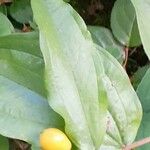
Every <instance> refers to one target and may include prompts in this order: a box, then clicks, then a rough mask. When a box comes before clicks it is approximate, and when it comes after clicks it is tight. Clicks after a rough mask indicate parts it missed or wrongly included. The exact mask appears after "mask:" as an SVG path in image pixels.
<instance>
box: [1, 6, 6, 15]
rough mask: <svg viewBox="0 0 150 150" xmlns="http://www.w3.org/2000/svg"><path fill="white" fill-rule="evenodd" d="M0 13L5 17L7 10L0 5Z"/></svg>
mask: <svg viewBox="0 0 150 150" xmlns="http://www.w3.org/2000/svg"><path fill="white" fill-rule="evenodd" d="M0 12H2V13H3V14H5V15H7V8H6V6H5V5H4V4H3V5H0Z"/></svg>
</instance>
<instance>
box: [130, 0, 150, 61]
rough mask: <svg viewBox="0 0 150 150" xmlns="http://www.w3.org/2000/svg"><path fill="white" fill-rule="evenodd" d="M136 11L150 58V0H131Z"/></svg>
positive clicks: (145, 47) (140, 30)
mask: <svg viewBox="0 0 150 150" xmlns="http://www.w3.org/2000/svg"><path fill="white" fill-rule="evenodd" d="M131 1H132V3H133V5H134V7H135V11H136V15H137V22H138V27H139V32H140V36H141V40H142V43H143V46H144V49H145V52H146V54H147V56H148V58H149V59H150V44H149V41H150V27H149V24H150V15H149V14H150V1H149V0H144V1H141V0H131Z"/></svg>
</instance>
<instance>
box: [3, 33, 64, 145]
mask: <svg viewBox="0 0 150 150" xmlns="http://www.w3.org/2000/svg"><path fill="white" fill-rule="evenodd" d="M6 37H7V38H8V39H9V40H10V41H13V39H14V38H15V37H16V39H15V42H13V44H12V45H10V47H7V44H8V43H7V40H6V41H5V42H4V41H3V40H2V39H3V38H4V39H5V38H6ZM6 37H3V38H2V37H1V38H0V41H1V40H2V41H3V42H2V45H1V46H0V68H1V69H0V85H2V86H0V134H2V135H3V136H6V137H11V138H15V139H20V140H24V141H26V142H29V143H30V144H34V145H36V146H39V134H40V132H41V131H42V130H43V129H45V128H48V127H56V128H60V129H62V130H63V126H64V122H63V120H62V119H61V118H60V117H59V116H58V115H57V114H56V113H55V112H54V111H53V110H52V109H51V108H50V107H49V105H48V102H47V101H46V99H45V98H44V97H43V96H46V94H45V93H46V91H45V87H44V79H43V69H44V65H43V59H42V58H41V57H39V56H37V55H40V51H39V48H38V49H37V39H38V36H37V34H35V33H27V34H14V35H10V36H6ZM17 39H18V40H17ZM35 39H36V40H35ZM29 41H30V42H29ZM0 43H1V42H0ZM26 43H28V44H29V45H26V47H24V45H25V44H26ZM21 45H23V46H22V47H21ZM31 47H32V51H30V49H31ZM4 48H5V49H4ZM36 51H37V52H36ZM34 52H36V53H37V55H34V54H33V53H34ZM41 95H42V96H41Z"/></svg>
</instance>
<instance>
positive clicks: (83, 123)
mask: <svg viewBox="0 0 150 150" xmlns="http://www.w3.org/2000/svg"><path fill="white" fill-rule="evenodd" d="M31 2H32V3H31V4H32V7H33V12H34V17H35V21H36V22H37V24H38V26H39V30H40V46H41V50H42V53H43V56H44V61H45V70H46V75H45V76H46V81H47V83H46V84H47V90H48V92H49V96H48V98H49V104H50V106H51V107H52V108H53V109H54V110H55V111H56V112H57V113H59V114H60V115H61V116H62V117H63V118H64V120H65V125H66V126H65V129H66V133H67V135H68V136H69V137H70V138H71V140H72V142H74V143H75V145H76V146H77V147H78V148H79V149H81V150H95V149H97V148H98V147H99V146H100V144H101V142H102V139H103V136H104V133H105V128H106V100H107V97H106V92H105V89H104V87H103V84H102V81H101V76H103V68H102V66H101V64H96V62H94V61H93V58H92V55H91V53H92V52H93V51H92V50H93V49H95V46H94V45H93V42H92V39H91V36H90V34H89V32H88V30H87V28H86V25H85V24H84V22H83V20H82V19H81V18H80V16H79V15H78V14H77V13H76V12H75V11H74V10H73V9H72V7H71V6H70V5H68V4H67V3H65V2H63V1H62V0H51V1H43V0H32V1H31ZM60 14H61V17H60ZM58 18H59V19H58ZM95 65H98V67H97V69H95ZM100 71H101V74H99V72H100Z"/></svg>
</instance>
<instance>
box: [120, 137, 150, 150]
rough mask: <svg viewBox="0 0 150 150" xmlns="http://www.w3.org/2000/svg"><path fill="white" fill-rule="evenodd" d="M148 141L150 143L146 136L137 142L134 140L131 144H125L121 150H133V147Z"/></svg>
mask: <svg viewBox="0 0 150 150" xmlns="http://www.w3.org/2000/svg"><path fill="white" fill-rule="evenodd" d="M148 143H150V137H147V138H145V139H142V140H140V141H137V142H135V143H133V144H130V145H127V146H125V147H124V148H123V149H122V150H133V149H135V148H137V147H140V146H142V145H145V144H148Z"/></svg>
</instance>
